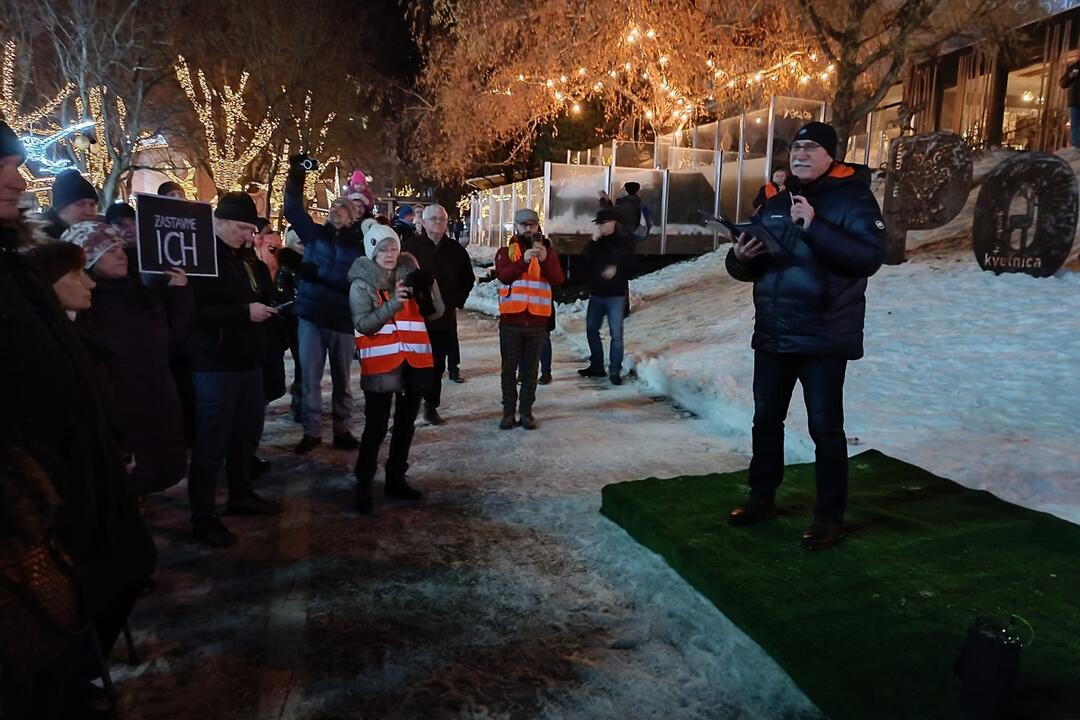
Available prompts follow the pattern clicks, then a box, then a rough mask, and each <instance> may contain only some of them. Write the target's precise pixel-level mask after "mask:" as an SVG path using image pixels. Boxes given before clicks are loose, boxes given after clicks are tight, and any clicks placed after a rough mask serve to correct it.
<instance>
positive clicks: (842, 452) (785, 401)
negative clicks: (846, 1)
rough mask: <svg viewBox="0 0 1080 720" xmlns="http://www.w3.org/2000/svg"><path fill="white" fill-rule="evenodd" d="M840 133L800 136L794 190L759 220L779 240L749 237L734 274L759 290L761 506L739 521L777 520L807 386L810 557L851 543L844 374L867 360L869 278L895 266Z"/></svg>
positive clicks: (731, 265) (749, 508)
mask: <svg viewBox="0 0 1080 720" xmlns="http://www.w3.org/2000/svg"><path fill="white" fill-rule="evenodd" d="M836 153H837V137H836V131H835V130H834V129H833V128H832V126H831V125H826V124H824V123H820V122H811V123H808V124H807V125H805V126H803V128H802V129H800V130H799V131H798V132H797V133H796V134H795V139H794V141H793V143H792V146H791V172H792V175H793V177H791V178H789V180H788V185H787V189H786V191H785V192H783V193H780V194H778V195H776V196H774V197H772V198H770V199H768V200H766V201H765V204H764V205H762V207H761V210H760V211H759V213H758V216H759V217H760V218H761V220H760V222H761V224H762V225H763V226H764V227H765V229H767V230H768V231H769V233H770V234H771V235H772V237H773V238H775V239H776V241H777V243H776V247H775V248H773V250H770V249H769V248H768V247H767V246H766V244H765V243H764V242H763V241H762V240H761V239H760V238H751V237H750V236H748V235H747V234H745V233H744V234H741V235H740V236H739V237H738V238H736V239H735V242H734V244H733V246H732V248H731V250H730V251H729V252H728V255H727V258H726V263H727V269H728V272H729V273H730V274H731V276H732V277H733V278H735V279H736V280H742V281H745V282H752V283H754V309H755V318H754V338H753V341H752V343H751V345H752V347H753V349H754V428H753V458H752V459H751V461H750V473H749V475H750V497H749V499H748V500H747V501H746V502H745V503H743V504H742V505H740V506H739V507H737V508H736V509H735V510H734V511H733V512H732V513H731V515H730V517H729V522H730V524H732V525H735V526H745V525H751V524H753V523H756V522H758V521H760V520H764V519H765V518H767V517H769V516H771V515H772V514H773V513H774V510H775V504H776V491H777V489H778V488H779V487H780V483H781V481H782V480H783V476H784V420H785V419H786V417H787V411H788V405H789V403H790V402H791V393H792V391H793V390H794V388H795V382H796V380H797V381H799V383H800V384H801V385H802V387H803V396H804V398H805V401H806V414H807V420H808V423H809V426H810V437H811V438H812V439H813V441H814V446H815V457H816V463H815V466H814V474H815V480H816V483H817V502H816V504H815V507H814V521H813V524H812V525H811V526H810V527H809V528H808V529H807V530H806V531H805V532H804V533H803V535H802V545H803V547H805V548H807V549H810V550H816V549H822V548H828V547H832V546H833V545H835V544H836V543H837V542H839V540H840V538H841V537H842V536H843V522H844V510H845V508H846V505H847V488H848V461H847V438H846V437H845V436H844V407H843V394H844V374H845V372H846V369H847V363H848V361H849V360H857V359H858V358H860V357H862V355H863V319H864V316H865V314H866V295H865V293H866V279H867V278H868V277H870V276H871V275H873V274H874V273H875V272H877V270H878V268H880V267H881V263H882V261H883V260H884V258H885V223H884V222H883V221H882V219H881V208H880V207H879V206H878V203H877V200H876V199H875V198H874V194H873V193H872V192H871V191H870V172H869V169H868V168H866V167H865V166H862V165H859V166H852V165H847V164H845V163H842V162H838V161H837V160H836V159H835V158H836Z"/></svg>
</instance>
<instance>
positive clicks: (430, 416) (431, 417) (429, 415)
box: [424, 403, 446, 425]
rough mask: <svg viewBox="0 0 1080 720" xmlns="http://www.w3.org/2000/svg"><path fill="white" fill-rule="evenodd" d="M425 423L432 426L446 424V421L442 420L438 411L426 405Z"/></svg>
mask: <svg viewBox="0 0 1080 720" xmlns="http://www.w3.org/2000/svg"><path fill="white" fill-rule="evenodd" d="M424 422H426V423H429V424H431V425H445V424H446V421H445V420H443V419H442V415H440V414H439V411H438V409H436V408H433V407H431V406H430V405H428V404H427V403H424Z"/></svg>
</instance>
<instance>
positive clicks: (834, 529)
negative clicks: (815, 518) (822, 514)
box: [799, 522, 844, 550]
mask: <svg viewBox="0 0 1080 720" xmlns="http://www.w3.org/2000/svg"><path fill="white" fill-rule="evenodd" d="M842 537H844V526H843V525H840V524H838V523H818V522H815V523H814V524H813V525H811V526H810V527H808V528H807V529H806V530H804V531H803V534H802V540H800V541H799V544H800V545H802V546H803V547H804V548H806V549H807V550H825V549H827V548H831V547H832V546H833V545H836V544H837V543H839V542H840V538H842Z"/></svg>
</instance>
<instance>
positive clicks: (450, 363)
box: [446, 332, 461, 372]
mask: <svg viewBox="0 0 1080 720" xmlns="http://www.w3.org/2000/svg"><path fill="white" fill-rule="evenodd" d="M446 367H448V368H449V369H450V372H458V371H459V370H461V343H460V342H458V336H457V333H456V332H455V333H454V340H453V342H451V343H450V351H449V352H447V354H446Z"/></svg>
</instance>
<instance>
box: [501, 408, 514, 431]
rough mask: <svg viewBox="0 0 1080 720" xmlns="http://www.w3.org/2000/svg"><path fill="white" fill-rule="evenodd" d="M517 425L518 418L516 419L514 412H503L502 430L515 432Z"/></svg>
mask: <svg viewBox="0 0 1080 720" xmlns="http://www.w3.org/2000/svg"><path fill="white" fill-rule="evenodd" d="M516 424H517V418H515V417H514V411H513V410H503V416H502V420H500V421H499V429H500V430H513V428H514V425H516Z"/></svg>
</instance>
